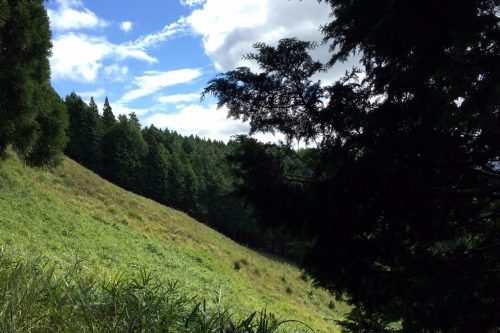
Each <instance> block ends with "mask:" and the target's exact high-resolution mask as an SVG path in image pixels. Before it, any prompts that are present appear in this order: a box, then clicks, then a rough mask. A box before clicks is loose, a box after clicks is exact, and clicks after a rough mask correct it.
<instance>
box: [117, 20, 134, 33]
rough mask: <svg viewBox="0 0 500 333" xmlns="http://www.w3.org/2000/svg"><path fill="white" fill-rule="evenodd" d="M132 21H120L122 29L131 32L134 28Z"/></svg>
mask: <svg viewBox="0 0 500 333" xmlns="http://www.w3.org/2000/svg"><path fill="white" fill-rule="evenodd" d="M132 25H133V24H132V22H130V21H124V22H122V23H120V29H121V30H123V31H124V32H129V31H130V30H131V29H132Z"/></svg>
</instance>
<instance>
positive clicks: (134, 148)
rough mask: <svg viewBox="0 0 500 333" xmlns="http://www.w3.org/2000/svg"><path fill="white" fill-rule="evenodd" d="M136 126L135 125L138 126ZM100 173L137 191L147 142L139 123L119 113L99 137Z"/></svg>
mask: <svg viewBox="0 0 500 333" xmlns="http://www.w3.org/2000/svg"><path fill="white" fill-rule="evenodd" d="M138 126H139V127H138ZM102 147H103V148H102V149H103V155H104V158H103V175H104V177H105V178H106V179H108V180H110V181H112V182H113V183H115V184H117V185H119V186H121V187H124V188H125V189H127V190H131V191H136V192H137V193H139V194H140V191H141V189H142V188H143V187H142V184H141V180H142V177H141V172H142V170H143V161H144V157H145V155H146V154H147V145H146V142H145V141H144V139H143V137H142V134H141V132H140V124H138V122H136V121H135V120H129V119H128V118H127V117H126V116H124V115H120V116H119V117H118V123H117V124H116V125H115V126H113V127H112V128H111V129H110V130H109V131H108V132H107V133H106V135H105V136H104V138H103V146H102Z"/></svg>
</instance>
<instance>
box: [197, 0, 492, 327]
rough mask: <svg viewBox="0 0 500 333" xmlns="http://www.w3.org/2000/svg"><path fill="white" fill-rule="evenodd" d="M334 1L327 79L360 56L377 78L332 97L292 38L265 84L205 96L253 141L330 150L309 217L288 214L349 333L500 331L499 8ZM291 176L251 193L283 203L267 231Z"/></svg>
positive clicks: (231, 84) (231, 78)
mask: <svg viewBox="0 0 500 333" xmlns="http://www.w3.org/2000/svg"><path fill="white" fill-rule="evenodd" d="M326 2H328V3H329V4H330V5H331V8H332V17H335V20H333V21H332V22H331V23H329V24H327V25H326V26H324V27H323V32H324V34H325V36H326V41H327V42H331V43H332V44H331V45H332V48H331V50H332V58H331V62H330V65H333V64H335V63H337V62H338V61H342V60H346V59H347V57H348V56H350V55H351V54H353V53H359V54H361V66H362V68H361V69H362V71H363V74H365V75H366V76H363V77H364V79H362V78H361V77H360V76H359V75H358V74H359V71H358V70H353V71H351V72H350V73H348V74H347V75H346V76H345V77H344V78H342V79H341V80H339V81H337V82H335V83H334V84H332V85H331V86H328V87H324V86H322V85H321V83H320V82H315V81H313V80H312V78H311V77H312V75H314V74H315V73H317V72H319V71H321V70H323V69H324V68H325V67H324V66H323V65H322V64H320V63H318V62H315V61H313V60H312V58H311V57H310V55H309V51H310V49H311V48H312V47H313V46H314V45H312V44H311V43H307V42H300V41H297V40H294V39H286V40H283V41H281V42H280V43H279V44H278V45H277V46H276V47H272V46H268V45H265V44H262V43H259V44H257V45H256V47H257V53H255V54H250V55H249V56H248V58H249V59H251V60H255V61H256V62H258V63H259V64H260V65H261V67H262V72H259V73H253V72H252V71H251V70H250V69H248V68H239V69H237V70H234V71H230V72H228V73H226V74H223V75H221V76H219V77H217V78H215V79H214V80H212V81H211V82H210V83H209V86H208V87H207V89H206V91H205V93H214V94H215V95H216V97H217V98H218V99H219V106H222V105H226V106H227V107H228V108H229V113H230V116H233V117H243V118H244V119H249V120H250V124H251V128H252V131H254V132H255V131H272V130H279V131H281V132H283V133H284V134H286V135H287V136H288V137H289V138H291V139H297V140H302V139H305V140H311V141H313V140H315V141H317V142H318V146H317V151H318V153H317V156H312V157H313V158H312V159H311V160H309V161H310V162H312V163H313V166H315V168H316V169H315V170H313V173H312V176H311V177H308V178H307V179H304V180H303V181H302V182H303V183H304V186H303V190H302V191H301V192H302V194H303V195H302V196H299V197H298V198H301V199H300V200H293V201H295V204H294V206H295V207H300V208H301V209H302V210H303V211H304V212H305V214H296V210H294V209H292V210H285V211H282V212H281V213H282V214H283V216H286V217H287V219H286V220H287V221H288V225H287V227H288V229H289V230H294V231H295V232H296V233H297V234H298V235H301V234H305V235H306V236H308V237H311V238H313V239H314V240H315V242H314V243H313V244H312V246H311V248H310V249H309V250H308V251H307V258H306V260H305V262H304V264H305V265H306V267H308V269H309V271H310V272H311V273H312V274H313V275H314V276H315V277H316V280H317V282H319V283H321V284H323V285H324V286H326V287H328V288H329V289H330V290H332V291H334V292H335V293H336V294H337V296H339V297H346V296H347V297H348V301H349V302H350V303H351V304H352V305H354V308H353V311H352V312H351V314H350V316H349V317H348V320H346V321H344V322H343V323H342V324H343V327H344V331H345V332H403V331H404V332H471V331H479V332H495V331H498V330H499V329H500V319H499V317H498V315H497V314H498V313H499V312H500V301H499V300H500V246H499V242H498V240H499V239H500V238H499V235H500V228H499V225H498V218H499V217H500V204H499V201H498V200H499V195H498V194H499V191H500V182H499V179H500V175H499V171H500V168H499V163H500V146H499V145H500V140H498V138H499V137H500V94H499V91H500V83H499V82H500V77H499V76H500V70H499V64H500V35H499V34H498V26H499V24H500V17H499V16H498V13H499V12H500V4H499V3H498V1H493V0H472V1H471V0H463V1H451V0H445V1H416V0H412V1H389V0H387V1H386V0H383V1H377V2H374V1H369V0H354V1H352V0H349V1H347V0H340V1H339V0H335V1H334V0H328V1H326ZM250 152H252V151H250ZM259 155H260V154H259ZM246 157H248V155H246ZM246 157H245V158H246ZM262 160H263V159H262V158H259V159H258V160H257V161H256V162H257V163H259V162H261V161H262ZM317 160H319V161H320V162H319V163H317ZM264 161H265V159H264ZM246 169H247V170H249V171H251V170H252V166H249V167H248V168H246ZM269 169H270V170H278V171H279V168H274V167H272V165H271V167H270V168H269ZM245 174H246V173H245ZM257 176H258V175H257ZM257 176H256V178H255V179H259V177H257ZM286 176H287V175H286V174H285V173H282V172H280V173H279V174H278V175H277V177H276V178H281V179H282V180H284V181H285V184H283V185H284V186H285V187H282V186H281V184H279V183H278V184H279V185H280V186H278V187H275V186H274V185H275V184H276V181H274V182H272V183H271V185H272V186H270V187H267V188H265V187H266V186H265V185H263V184H260V185H259V184H256V183H255V182H253V181H250V182H249V183H248V184H246V185H247V186H246V187H245V188H246V189H247V190H248V191H249V192H250V194H251V196H252V198H254V200H253V201H255V200H260V198H259V194H261V195H267V196H268V197H270V198H272V194H270V193H269V192H270V191H271V192H275V196H274V197H275V200H274V201H270V202H269V203H267V204H266V203H265V202H261V204H262V206H263V207H264V208H265V209H259V210H261V212H262V214H263V215H265V216H267V217H268V218H267V219H265V221H266V222H267V223H279V222H281V220H282V219H277V220H275V219H273V218H272V216H276V215H277V214H278V213H277V212H275V211H272V210H270V209H269V208H270V207H271V206H272V205H273V204H275V205H276V207H277V209H278V207H282V206H280V203H279V202H278V201H280V200H282V199H284V198H290V196H288V195H285V196H283V195H282V196H279V195H280V194H283V193H285V194H288V193H289V190H288V188H287V187H286ZM296 182H297V180H296V179H295V180H293V181H291V182H289V183H296ZM259 186H260V187H259ZM282 188H285V190H286V191H285V192H281V189H282ZM266 190H267V192H265V191H266ZM297 216H298V217H300V218H297ZM304 226H305V228H304Z"/></svg>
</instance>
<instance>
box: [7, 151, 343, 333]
mask: <svg viewBox="0 0 500 333" xmlns="http://www.w3.org/2000/svg"><path fill="white" fill-rule="evenodd" d="M0 246H1V247H2V248H3V249H4V251H5V252H7V253H8V254H9V255H13V256H15V257H18V258H19V257H28V258H33V257H35V258H36V257H38V256H40V255H43V256H44V257H46V258H48V259H50V260H55V261H56V262H60V263H67V264H71V263H73V262H75V261H79V260H83V265H84V267H85V268H86V269H87V270H88V271H89V272H91V273H92V274H96V275H101V276H105V277H108V278H112V277H114V276H115V275H116V274H117V273H119V272H123V271H127V270H130V269H131V266H133V267H136V266H139V267H144V268H145V269H146V270H148V271H153V272H154V274H155V275H156V276H158V277H159V278H161V279H166V280H178V281H179V283H180V284H181V286H182V288H183V290H184V291H186V292H188V293H189V294H191V295H197V296H199V297H212V296H215V295H216V294H221V295H222V302H223V303H224V304H226V305H228V306H230V307H231V309H232V311H234V312H237V313H241V314H242V315H245V314H249V313H250V312H252V311H255V310H260V309H262V308H263V307H267V310H268V311H269V312H273V313H275V314H276V315H277V316H278V317H279V318H280V319H297V320H301V321H304V322H306V323H308V324H309V325H311V326H312V327H313V328H314V329H316V330H317V331H320V332H321V331H325V332H326V331H329V332H332V331H333V332H335V331H338V329H337V327H336V325H335V324H334V322H333V321H332V319H338V318H339V317H340V316H341V315H342V313H344V311H345V306H344V305H343V304H339V303H335V302H334V303H333V304H330V302H331V301H332V300H333V299H332V297H331V296H330V295H328V293H326V292H325V291H323V290H320V289H315V288H313V287H312V286H311V283H310V282H307V281H304V279H303V278H302V277H301V273H300V271H299V270H298V269H297V268H296V267H294V266H292V265H289V264H287V263H286V262H283V261H282V260H279V259H276V258H273V257H270V256H266V255H263V254H260V253H257V252H255V251H252V250H250V249H247V248H245V247H243V246H240V245H238V244H236V243H234V242H233V241H231V240H229V239H228V238H226V237H224V236H223V235H221V234H219V233H217V232H215V231H214V230H212V229H210V228H208V227H206V226H204V225H202V224H200V223H198V222H196V221H195V220H193V219H191V218H190V217H188V216H186V215H185V214H183V213H181V212H178V211H175V210H173V209H169V208H167V207H164V206H162V205H159V204H157V203H155V202H153V201H151V200H147V199H144V198H142V197H140V196H137V195H134V194H132V193H129V192H127V191H124V190H122V189H120V188H118V187H116V186H114V185H112V184H110V183H109V182H106V181H105V180H103V179H101V178H99V177H98V176H96V175H95V174H93V173H92V172H90V171H88V170H86V169H84V168H82V167H81V166H80V165H78V164H77V163H75V162H73V161H72V160H69V159H65V160H64V161H63V163H62V165H61V166H60V167H58V168H56V169H54V170H36V169H30V168H28V167H26V166H24V165H22V163H21V162H20V161H19V160H18V159H17V158H16V157H15V156H14V155H13V154H10V156H9V157H8V158H7V160H5V161H3V162H1V163H0ZM329 305H330V306H329ZM332 305H334V306H333V309H332Z"/></svg>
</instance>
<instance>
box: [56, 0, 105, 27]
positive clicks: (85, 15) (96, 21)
mask: <svg viewBox="0 0 500 333" xmlns="http://www.w3.org/2000/svg"><path fill="white" fill-rule="evenodd" d="M56 2H57V4H58V5H59V7H58V8H57V9H56V10H53V9H48V10H47V14H48V15H49V18H50V25H51V28H52V29H54V30H60V31H63V30H79V29H96V28H105V27H107V26H108V25H109V23H108V22H107V21H106V20H104V19H101V18H99V17H98V16H97V15H96V14H95V13H94V12H92V11H90V10H89V9H87V8H85V7H84V6H83V4H82V2H81V1H78V0H58V1H56Z"/></svg>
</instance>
